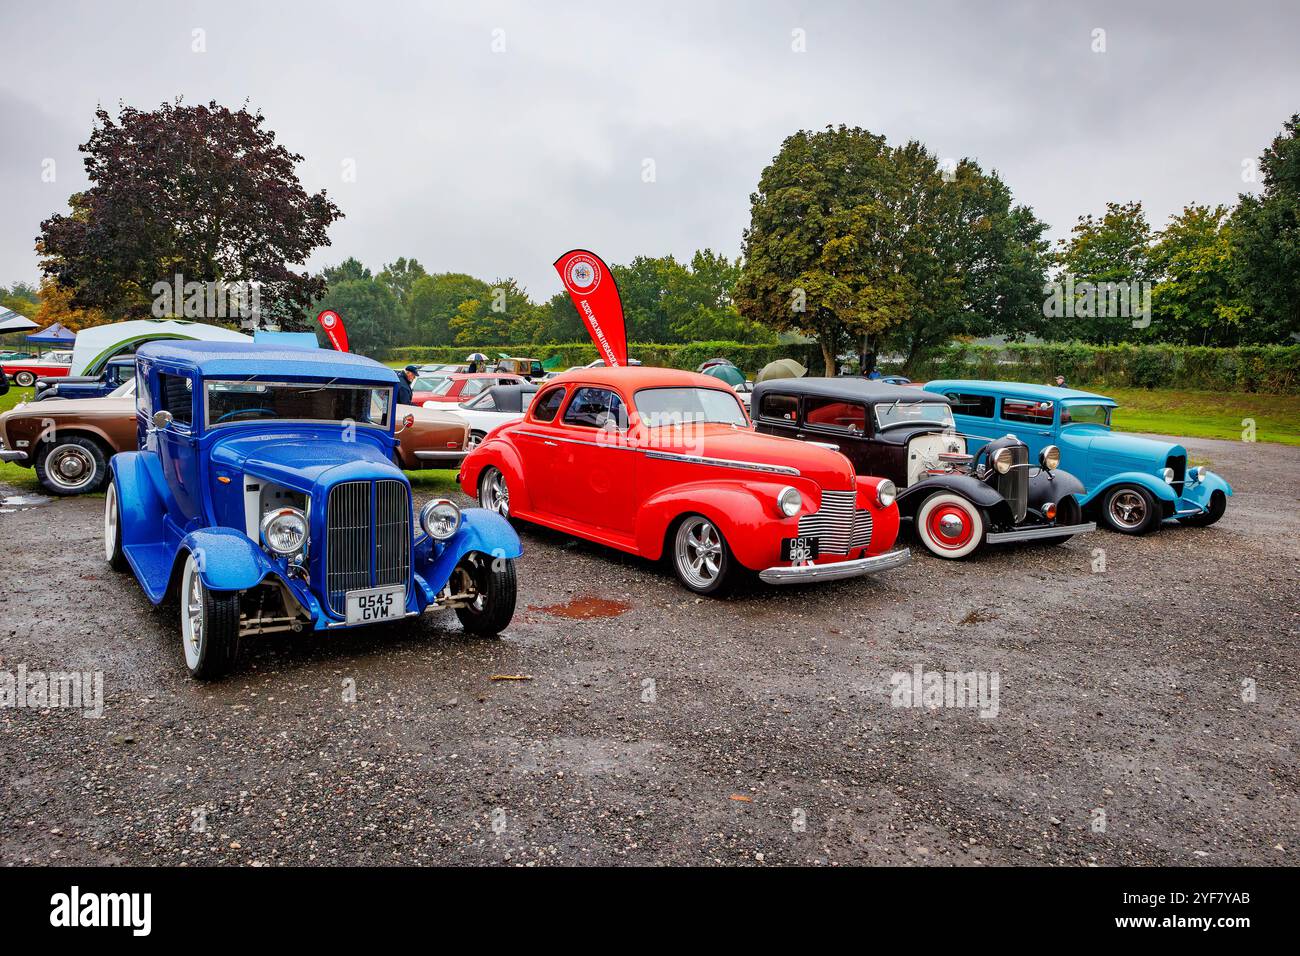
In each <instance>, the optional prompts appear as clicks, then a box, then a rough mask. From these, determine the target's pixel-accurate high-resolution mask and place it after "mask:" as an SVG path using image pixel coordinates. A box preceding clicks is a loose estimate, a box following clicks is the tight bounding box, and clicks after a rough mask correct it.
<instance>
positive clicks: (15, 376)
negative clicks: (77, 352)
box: [0, 353, 72, 386]
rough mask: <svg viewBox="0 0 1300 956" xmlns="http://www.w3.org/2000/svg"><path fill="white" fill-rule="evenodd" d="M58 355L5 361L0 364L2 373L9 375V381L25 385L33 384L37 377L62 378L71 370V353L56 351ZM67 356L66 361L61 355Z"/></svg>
mask: <svg viewBox="0 0 1300 956" xmlns="http://www.w3.org/2000/svg"><path fill="white" fill-rule="evenodd" d="M56 354H57V355H58V356H59V357H58V358H53V357H51V356H47V357H45V358H39V359H20V360H18V361H15V362H5V363H3V364H2V365H0V368H3V369H4V373H5V374H6V375H8V376H9V379H10V381H12V382H13V383H14V384H15V385H21V386H27V385H34V384H35V383H36V380H37V379H38V378H62V377H63V376H65V375H67V374H68V372H70V371H71V370H72V355H71V353H56ZM63 355H66V356H67V359H68V360H67V361H66V362H64V361H62V356H63Z"/></svg>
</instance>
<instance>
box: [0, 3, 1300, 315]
mask: <svg viewBox="0 0 1300 956" xmlns="http://www.w3.org/2000/svg"><path fill="white" fill-rule="evenodd" d="M796 29H800V30H803V31H805V35H806V42H807V52H805V53H795V52H793V51H792V50H791V37H792V31H794V30H796ZM1094 29H1103V30H1105V31H1106V47H1107V49H1106V52H1105V53H1094V52H1093V51H1092V48H1091V47H1092V42H1093V37H1092V32H1093V30H1094ZM194 30H203V31H205V33H204V36H205V40H206V48H207V49H206V52H204V53H195V52H192V50H191V46H192V42H193V39H192V38H193V31H194ZM494 30H501V31H504V33H503V34H497V35H496V36H497V37H502V36H503V37H504V42H505V51H504V52H500V53H495V52H493V50H492V43H493V40H494V34H493V31H494ZM0 35H3V36H5V37H7V38H9V42H8V43H7V44H6V48H7V49H6V69H5V71H4V72H3V74H0V118H2V119H3V129H4V131H5V135H4V136H3V137H2V138H0V282H8V281H12V280H13V279H28V280H31V279H34V278H35V277H36V274H37V267H36V260H35V256H34V254H33V252H32V250H31V243H32V238H33V237H34V236H35V235H36V233H37V231H38V226H39V222H40V220H41V219H42V218H44V217H46V216H48V215H50V214H51V213H53V212H56V211H59V210H61V209H63V208H65V204H66V199H67V196H68V194H69V193H71V192H73V191H74V190H76V189H78V188H81V187H83V186H84V178H83V177H82V171H81V166H80V162H79V159H78V156H77V153H76V147H77V144H79V143H81V142H83V141H84V140H85V138H86V136H87V134H88V132H89V129H90V123H91V120H92V115H93V112H94V109H95V107H96V105H97V104H100V103H103V104H104V105H106V106H108V107H109V108H110V109H111V108H113V107H114V106H115V105H116V104H117V103H118V102H119V101H124V102H128V103H130V104H132V105H135V106H140V107H148V106H151V105H156V104H157V103H159V102H161V101H163V100H166V99H171V98H173V97H175V96H178V95H183V96H184V97H185V98H186V99H187V100H188V101H191V102H196V101H206V100H208V99H217V100H219V101H221V102H224V103H226V104H230V105H234V104H238V103H241V102H243V101H244V100H245V99H247V100H248V101H249V102H250V104H251V105H252V106H254V107H257V108H260V109H261V110H262V111H263V112H265V113H266V115H267V118H268V124H269V125H270V126H271V128H272V129H274V130H275V131H276V132H277V134H278V135H279V137H280V139H281V141H283V142H284V143H285V144H286V145H288V146H289V147H290V148H291V149H293V150H295V151H297V152H300V153H302V154H303V155H304V156H305V157H306V160H305V162H304V163H303V166H302V168H301V171H300V174H301V176H302V178H303V181H304V183H305V184H306V185H307V186H308V188H312V189H317V188H325V189H327V190H328V191H329V192H330V194H331V195H332V196H333V197H334V198H335V199H336V200H337V201H338V202H339V204H340V205H341V207H342V208H343V210H344V212H345V213H346V214H347V218H346V219H345V220H343V221H342V222H340V223H338V224H337V225H336V226H335V228H334V229H333V231H332V233H331V235H332V239H333V246H332V247H330V248H328V249H326V250H323V251H322V252H321V253H319V254H318V255H317V257H316V258H315V260H314V261H313V266H319V265H321V264H324V263H327V262H335V261H338V260H339V259H342V258H343V257H345V256H348V255H355V256H357V257H358V258H360V259H362V260H363V261H365V262H366V263H367V264H369V265H371V266H372V267H375V268H377V267H378V266H379V265H380V264H381V263H382V262H385V261H391V260H392V259H395V258H396V257H398V256H401V255H407V256H412V255H413V256H415V257H416V258H418V259H419V260H420V261H421V262H422V263H423V264H424V265H425V266H426V268H429V269H431V270H446V269H455V270H463V271H467V272H471V273H474V274H477V275H481V276H484V277H488V278H491V277H495V276H497V275H503V274H510V275H514V276H516V277H518V278H519V279H520V280H521V281H523V283H524V284H525V285H526V286H527V287H528V289H529V290H530V292H531V293H532V294H533V295H534V296H535V297H537V298H541V297H544V296H547V295H549V294H551V293H552V292H554V291H557V290H558V289H559V282H558V279H557V278H556V277H555V276H554V274H553V272H552V271H551V267H550V263H551V261H552V260H553V259H554V258H555V257H556V256H557V255H558V254H559V253H561V252H563V251H564V250H566V249H569V248H571V247H573V246H575V245H586V246H590V247H591V248H594V249H596V250H597V251H599V252H601V253H602V254H603V255H605V256H606V257H607V258H609V259H612V260H615V261H626V260H627V259H628V258H630V257H631V256H632V255H635V254H637V253H647V254H662V253H667V252H672V253H675V254H677V255H679V256H688V255H689V254H690V253H691V252H692V251H693V250H694V249H696V248H700V247H704V246H712V247H713V248H715V249H718V250H721V251H724V252H727V253H728V254H731V255H735V254H738V252H739V249H740V240H741V232H742V230H743V229H744V228H745V226H746V225H747V223H748V219H749V202H748V196H749V193H750V192H751V191H752V190H753V189H754V187H755V184H756V183H757V180H758V176H759V173H760V172H761V170H762V168H763V166H764V165H765V164H766V163H767V162H768V161H769V160H770V159H771V157H772V155H773V154H774V153H775V152H776V150H777V148H778V147H779V145H780V142H781V140H782V139H783V138H784V137H785V136H787V135H788V134H789V133H791V132H792V131H794V130H796V129H799V128H817V127H821V126H824V125H826V124H828V123H846V124H849V125H859V126H864V127H867V128H869V129H871V130H873V131H875V132H879V133H884V134H885V135H886V136H887V137H888V138H889V139H890V140H891V141H893V142H899V141H904V140H907V139H912V138H916V139H920V140H922V141H923V142H925V143H926V144H927V145H928V146H929V147H930V148H931V149H932V150H934V151H935V152H937V153H938V154H939V155H940V156H945V157H946V156H952V157H960V156H972V157H974V158H976V159H977V160H979V161H980V163H981V164H982V165H984V166H985V167H986V168H996V169H998V170H999V171H1000V172H1001V173H1002V175H1003V176H1004V177H1005V178H1006V179H1007V181H1008V182H1009V183H1010V185H1011V188H1012V190H1013V191H1014V193H1015V195H1016V197H1017V200H1018V201H1020V202H1024V203H1028V204H1029V205H1031V206H1033V207H1034V209H1035V210H1036V211H1037V212H1038V214H1039V215H1040V216H1041V217H1042V218H1044V219H1045V220H1046V221H1047V222H1048V223H1050V224H1051V226H1052V229H1053V235H1054V236H1063V235H1066V234H1068V232H1069V228H1070V226H1071V225H1072V224H1073V222H1074V220H1075V218H1076V217H1077V216H1078V215H1080V214H1081V213H1085V212H1097V211H1099V210H1101V209H1102V208H1103V206H1104V204H1105V202H1106V201H1107V200H1116V201H1123V200H1129V199H1140V200H1142V201H1143V202H1144V203H1145V204H1146V205H1147V207H1148V210H1149V212H1150V214H1151V216H1152V218H1153V220H1154V221H1156V222H1157V223H1159V222H1161V221H1163V219H1164V218H1165V217H1166V216H1167V215H1169V214H1170V213H1171V212H1174V211H1176V210H1177V209H1179V208H1181V207H1182V206H1183V205H1184V204H1185V203H1187V202H1192V201H1197V202H1231V201H1232V200H1233V199H1234V197H1235V196H1236V194H1237V193H1238V192H1240V191H1242V190H1243V189H1246V188H1248V187H1247V185H1246V184H1244V183H1243V182H1242V179H1241V169H1242V166H1241V164H1242V161H1243V160H1247V159H1250V158H1252V157H1254V156H1256V155H1258V153H1259V151H1260V149H1261V148H1262V147H1263V146H1264V145H1265V144H1266V143H1267V142H1268V141H1269V140H1270V139H1271V138H1272V136H1274V135H1275V134H1276V132H1277V130H1278V129H1279V128H1280V126H1281V123H1282V121H1283V119H1284V118H1286V117H1287V116H1289V115H1290V114H1291V113H1292V112H1295V111H1297V110H1300V58H1297V57H1296V56H1295V49H1294V43H1295V37H1296V36H1297V35H1300V10H1298V9H1297V7H1296V6H1295V5H1294V4H1288V3H1256V4H1239V5H1237V6H1235V7H1230V6H1228V5H1223V4H1213V3H1208V2H1193V3H1186V2H1180V3H1165V4H1150V5H1144V6H1142V7H1140V8H1138V7H1137V5H1133V4H1123V3H1074V4H1069V5H1059V6H1058V5H1049V4H1040V3H1028V2H1026V3H1021V4H997V5H994V4H991V3H990V4H980V3H930V4H906V5H904V4H902V3H898V4H896V5H892V6H889V5H883V4H811V3H780V2H769V3H740V2H735V3H725V4H724V3H717V4H700V3H658V4H653V5H636V6H631V5H591V4H577V3H569V4H545V5H543V4H528V3H524V2H517V3H500V4H487V5H484V4H477V3H475V4H470V3H464V4H460V5H456V4H446V5H439V6H434V7H424V6H421V7H418V8H417V7H415V6H414V5H411V4H400V3H393V4H382V3H370V4H359V3H353V2H347V3H333V4H331V3H318V2H313V3H306V2H304V3H301V4H294V5H291V4H269V3H265V2H257V3H253V2H244V0H234V2H225V3H211V4H208V3H189V4H185V3H179V4H156V5H150V4H144V5H139V6H136V7H126V6H121V5H109V4H98V3H86V4H61V3H46V4H43V5H41V6H40V7H37V6H36V5H31V6H29V7H27V8H19V7H15V6H13V5H9V6H7V7H6V8H5V9H4V10H3V12H0ZM46 157H51V158H54V159H55V160H56V163H57V170H58V179H57V181H56V182H55V183H53V184H50V183H43V182H42V181H41V168H42V167H41V163H42V161H43V160H44V159H45V158H46ZM646 159H652V160H653V161H654V163H655V171H656V181H655V182H654V183H645V182H643V181H642V176H641V173H642V163H643V161H644V160H646ZM348 160H351V161H354V162H355V166H356V172H357V178H356V182H344V181H343V177H342V169H343V163H344V162H345V161H348Z"/></svg>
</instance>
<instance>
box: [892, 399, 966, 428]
mask: <svg viewBox="0 0 1300 956" xmlns="http://www.w3.org/2000/svg"><path fill="white" fill-rule="evenodd" d="M930 424H933V425H943V426H945V427H947V426H950V425H952V407H951V406H950V405H948V404H947V403H946V402H904V401H897V402H889V403H885V402H881V403H880V404H878V405H876V427H877V428H890V427H892V426H894V425H930Z"/></svg>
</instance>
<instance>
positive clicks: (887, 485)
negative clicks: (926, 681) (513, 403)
mask: <svg viewBox="0 0 1300 956" xmlns="http://www.w3.org/2000/svg"><path fill="white" fill-rule="evenodd" d="M459 480H460V485H461V487H462V488H463V489H464V490H465V493H466V494H469V495H474V496H477V497H478V499H479V503H480V504H481V505H482V506H483V507H485V508H489V509H492V510H494V511H496V512H498V513H499V514H502V515H506V516H508V517H512V518H519V519H522V520H525V521H531V522H535V523H537V524H540V525H545V526H547V527H549V528H554V529H556V530H559V531H563V532H565V533H568V534H572V535H575V536H577V537H580V538H586V539H587V540H589V541H595V542H597V543H599V544H603V545H608V546H610V547H614V548H619V549H621V550H623V551H628V552H631V553H632V554H637V555H640V556H642V557H645V558H649V559H652V560H658V559H661V558H665V557H666V558H667V559H668V561H669V562H670V563H671V564H672V566H673V569H674V570H675V571H676V573H677V576H678V578H679V579H680V580H681V582H682V583H683V584H684V585H686V587H688V588H690V589H691V590H692V591H695V592H696V593H699V594H717V593H721V592H722V591H724V590H726V588H727V587H728V586H729V585H730V584H731V583H733V581H734V580H735V579H736V578H737V577H738V576H741V575H743V574H744V573H745V572H754V573H757V575H758V577H759V578H760V579H761V580H763V581H764V582H766V583H768V584H785V583H794V582H802V581H824V580H829V579H837V578H848V577H855V576H857V575H861V574H868V573H871V572H874V571H881V570H885V569H888V568H894V567H897V566H898V565H900V564H903V563H905V562H906V561H907V560H908V557H909V553H908V551H907V550H906V549H897V550H895V549H894V544H895V540H896V539H897V537H898V506H897V505H896V504H895V503H894V497H895V489H894V484H893V482H891V481H889V480H888V479H882V478H872V477H865V476H864V477H858V476H855V475H854V473H853V466H852V465H851V464H850V463H849V460H848V459H847V458H845V457H844V456H843V455H841V454H840V453H839V452H837V451H834V450H832V449H831V448H828V447H824V446H819V445H811V444H807V443H804V442H798V441H793V440H791V439H786V438H776V437H774V436H770V435H760V434H758V433H756V432H754V431H753V430H752V429H751V428H750V422H749V417H748V415H746V413H745V409H744V408H743V406H742V405H741V404H740V401H739V400H738V398H737V397H736V393H735V392H733V391H732V390H731V389H730V388H728V387H727V386H726V384H725V383H723V382H721V381H719V380H718V379H716V378H710V377H708V376H705V375H697V374H695V373H693V372H681V371H676V370H672V369H662V368H612V369H607V368H588V369H579V370H577V371H573V372H566V373H564V374H563V375H559V376H557V377H556V378H554V379H552V380H551V381H549V382H547V383H546V384H545V386H544V387H543V388H542V389H541V390H540V391H539V392H538V393H537V396H536V398H535V399H534V400H533V402H532V404H531V406H530V407H529V410H528V413H527V414H526V415H525V416H524V417H523V418H522V419H520V420H519V421H515V422H510V423H508V424H505V425H502V426H500V427H499V428H497V429H495V430H494V431H493V432H492V433H491V434H490V435H489V436H488V437H487V438H486V439H485V440H484V441H483V443H482V444H480V445H479V446H478V448H477V449H476V450H475V451H473V452H472V453H471V454H470V455H469V456H468V457H467V458H466V459H465V462H464V464H463V465H462V466H461V471H460V476H459Z"/></svg>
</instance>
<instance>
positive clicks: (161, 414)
mask: <svg viewBox="0 0 1300 956" xmlns="http://www.w3.org/2000/svg"><path fill="white" fill-rule="evenodd" d="M171 423H172V413H171V412H169V411H167V409H165V408H160V409H159V410H158V411H156V412H154V413H153V427H154V428H166V427H167V426H168V425H170V424H171Z"/></svg>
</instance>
